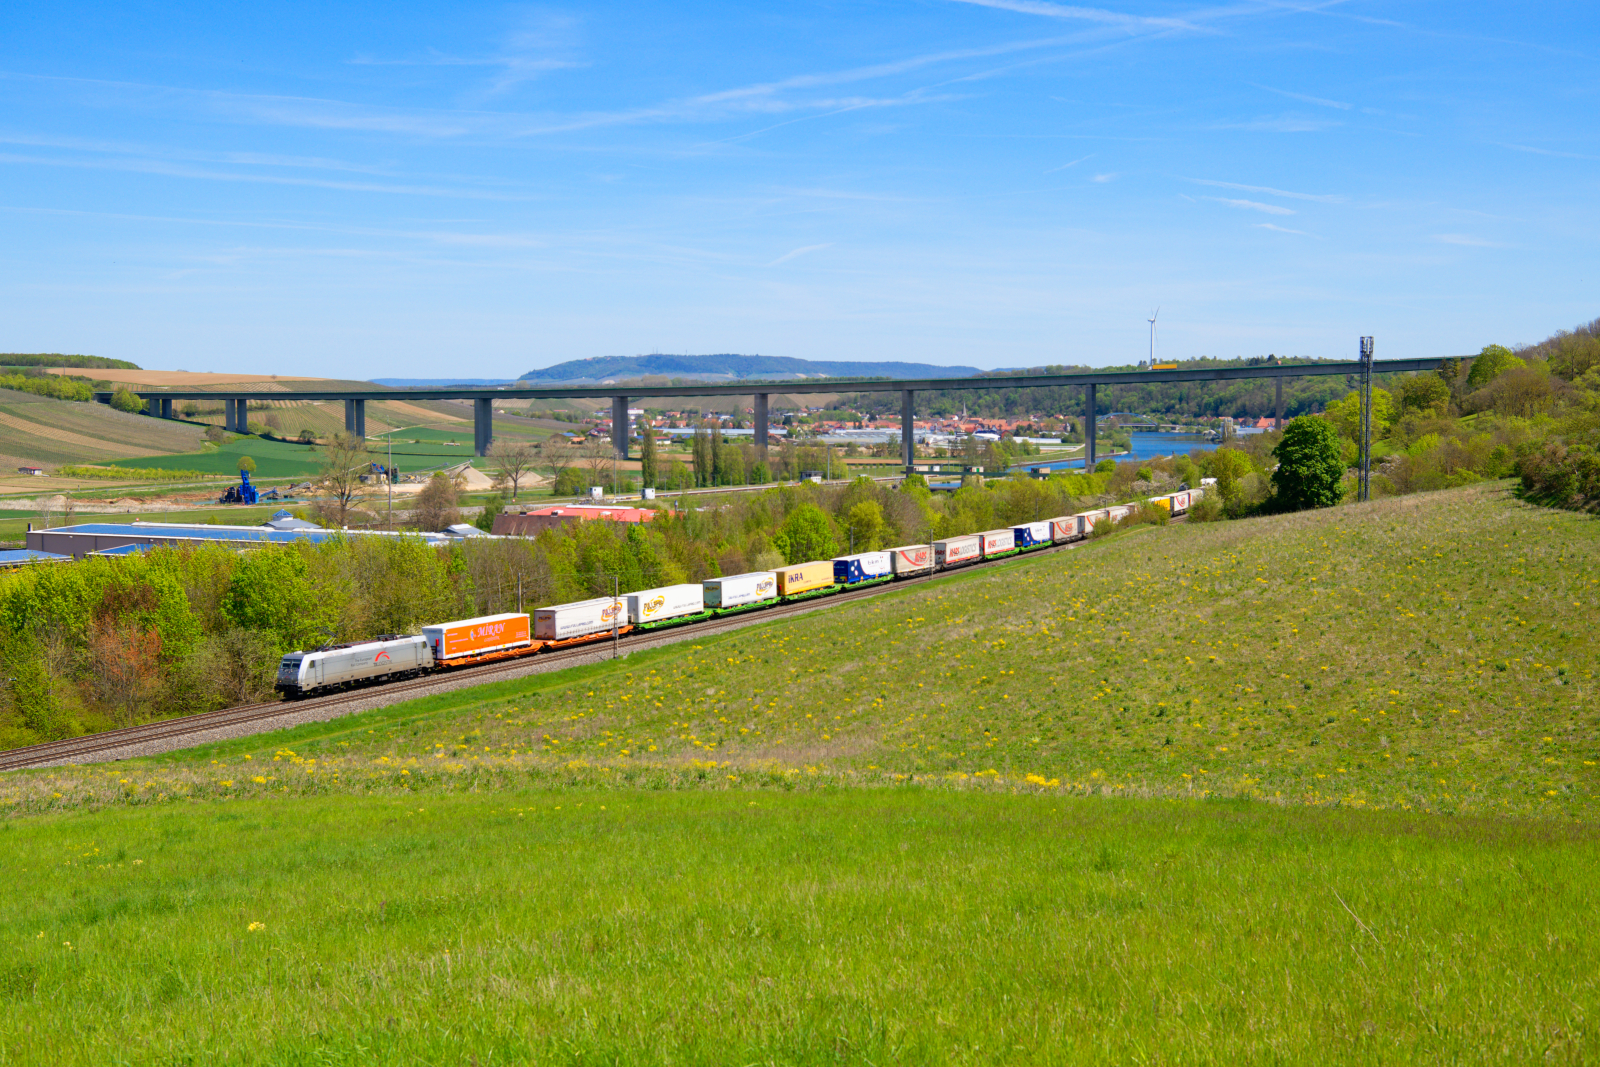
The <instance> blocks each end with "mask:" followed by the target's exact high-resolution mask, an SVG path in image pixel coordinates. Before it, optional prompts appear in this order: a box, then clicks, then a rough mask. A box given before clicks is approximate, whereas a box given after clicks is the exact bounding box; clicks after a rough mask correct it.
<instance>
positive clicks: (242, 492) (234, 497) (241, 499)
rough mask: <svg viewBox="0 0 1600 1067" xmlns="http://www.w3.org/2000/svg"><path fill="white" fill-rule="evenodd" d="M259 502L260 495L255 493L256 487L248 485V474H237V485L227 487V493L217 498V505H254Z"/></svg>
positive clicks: (244, 472) (241, 472) (246, 472)
mask: <svg viewBox="0 0 1600 1067" xmlns="http://www.w3.org/2000/svg"><path fill="white" fill-rule="evenodd" d="M260 500H261V495H260V494H259V493H258V492H256V487H255V486H253V485H251V484H250V472H249V471H240V472H239V484H238V485H230V486H228V491H227V492H226V493H223V494H222V495H221V496H220V497H218V498H217V503H219V504H256V503H259V502H260Z"/></svg>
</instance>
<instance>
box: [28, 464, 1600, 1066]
mask: <svg viewBox="0 0 1600 1067" xmlns="http://www.w3.org/2000/svg"><path fill="white" fill-rule="evenodd" d="M1597 534H1600V527H1596V525H1595V524H1594V523H1593V521H1592V520H1591V519H1588V518H1586V517H1583V516H1577V515H1571V514H1566V513H1552V512H1547V511H1542V510H1538V509H1534V508H1530V507H1527V506H1524V505H1521V504H1519V503H1517V502H1515V501H1513V500H1510V499H1508V498H1507V497H1506V496H1505V494H1504V491H1503V490H1502V489H1499V488H1496V487H1478V488H1473V489H1468V490H1462V491H1455V492H1451V493H1446V494H1428V495H1422V496H1415V497H1406V498H1401V499H1395V500H1389V501H1383V502H1380V503H1378V504H1375V505H1371V506H1366V507H1360V508H1348V509H1342V510H1339V511H1335V512H1323V513H1316V514H1308V515H1299V516H1289V517H1282V518H1275V519H1266V520H1255V521H1250V522H1240V523H1230V524H1217V525H1213V526H1187V527H1185V526H1180V527H1168V528H1165V529H1146V530H1142V531H1139V532H1135V533H1132V534H1130V535H1125V536H1121V537H1117V538H1113V539H1110V540H1107V541H1103V542H1097V543H1094V544H1091V545H1089V546H1086V547H1084V548H1082V549H1079V550H1077V551H1074V552H1071V553H1067V554H1064V555H1057V556H1055V557H1050V558H1044V559H1037V560H1026V561H1022V562H1019V563H1017V564H1015V565H1014V566H1012V567H1010V568H1007V569H1004V570H1001V571H998V572H995V571H990V572H977V573H971V574H969V575H966V576H963V577H960V578H956V579H952V580H949V581H945V582H935V583H930V584H927V585H918V586H914V587H911V588H905V589H900V590H897V591H896V592H895V593H894V594H892V595H890V596H888V597H885V598H881V599H878V600H875V601H872V602H868V603H863V604H859V605H854V606H848V607H844V608H841V609H839V610H837V611H833V612H828V613H823V614H820V615H817V616H811V617H807V618H802V619H798V620H792V621H788V622H784V623H779V624H775V625H773V626H771V627H761V628H759V629H757V630H750V631H743V632H739V633H736V634H731V635H728V636H726V637H722V638H716V639H706V640H705V641H703V642H696V643H694V644H693V645H689V646H678V647H677V648H672V649H665V650H659V651H656V652H650V653H641V654H638V655H635V656H633V657H631V658H629V659H627V660H624V661H622V662H621V663H618V664H616V665H609V664H608V665H604V666H600V667H593V668H586V669H582V670H578V671H572V672H564V673H562V674H557V675H550V676H545V677H542V678H534V679H527V680H524V681H518V682H508V683H503V684H501V685H498V686H494V687H486V688H484V689H480V690H474V691H467V692H462V693H455V694H448V695H445V696H441V697H435V698H431V699H429V700H426V701H420V702H415V703H413V704H409V705H403V706H400V707H396V708H391V709H386V710H383V711H379V712H373V713H368V714H365V715H362V716H356V717H352V718H350V719H346V720H341V721H338V722H334V723H328V724H321V725H315V726H308V727H303V728H300V729H298V730H296V731H292V732H288V733H285V734H280V735H274V736H270V737H265V738H257V739H248V740H243V741H237V742H230V743H228V744H225V745H219V746H215V747H212V748H209V749H204V750H194V751H192V752H189V753H181V754H174V755H172V756H169V757H164V758H161V759H157V760H149V761H133V762H129V763H123V764H119V765H117V766H115V767H114V768H86V769H64V770H52V771H43V772H32V773H28V774H20V775H16V774H14V775H9V776H6V778H5V779H4V780H3V781H0V803H3V804H4V805H5V807H6V808H7V809H8V810H10V811H11V812H13V813H14V815H15V816H20V817H13V818H11V819H9V820H7V821H6V822H5V824H4V825H5V826H6V829H4V830H0V834H3V835H4V840H5V842H6V846H5V847H4V848H0V857H3V858H0V863H4V868H3V870H4V878H5V881H6V883H7V884H9V885H11V886H13V887H16V889H15V890H14V891H13V892H12V893H11V894H9V895H8V897H7V899H6V900H5V902H4V903H3V904H0V916H3V919H0V938H3V940H4V942H5V943H7V944H8V945H10V946H12V948H11V949H10V950H8V957H7V959H8V962H7V964H6V966H7V967H9V970H7V971H6V972H5V974H4V976H0V986H3V989H0V995H6V996H9V997H10V999H11V1000H12V1001H13V1006H12V1009H11V1010H10V1011H9V1012H7V1013H6V1014H5V1016H4V1017H3V1019H4V1021H3V1022H0V1033H4V1034H5V1035H6V1044H7V1047H9V1048H11V1049H13V1050H16V1051H17V1052H19V1053H26V1054H31V1057H32V1058H33V1059H34V1060H37V1061H41V1062H42V1061H46V1060H53V1061H60V1060H61V1059H63V1058H74V1057H76V1058H78V1059H82V1060H92V1059H98V1058H103V1056H104V1055H106V1054H109V1052H110V1051H111V1050H115V1051H116V1052H117V1054H118V1055H120V1056H122V1057H124V1058H127V1059H130V1060H154V1059H171V1058H173V1057H175V1056H182V1055H184V1054H187V1053H190V1052H193V1053H196V1054H198V1053H199V1052H200V1050H205V1051H206V1053H207V1054H209V1055H210V1056H212V1057H213V1058H215V1059H216V1060H218V1061H230V1060H236V1059H238V1060H242V1059H246V1058H255V1059H258V1060H261V1061H264V1062H279V1061H281V1062H299V1061H309V1060H311V1059H312V1058H314V1056H315V1055H317V1054H318V1053H315V1052H314V1051H313V1050H314V1049H321V1050H322V1051H323V1052H324V1053H326V1054H327V1055H331V1056H332V1057H333V1058H334V1059H336V1060H337V1059H340V1058H341V1057H342V1058H347V1059H348V1058H355V1056H356V1053H355V1050H356V1049H357V1048H361V1049H365V1050H367V1052H366V1053H364V1055H366V1056H368V1057H369V1058H371V1059H373V1060H374V1061H375V1062H401V1061H408V1060H409V1061H417V1062H421V1061H427V1062H438V1061H440V1060H454V1061H459V1062H468V1061H469V1058H470V1057H473V1056H475V1057H477V1058H478V1061H479V1062H491V1061H492V1060H493V1059H495V1058H500V1059H507V1060H517V1059H518V1058H520V1057H523V1056H527V1055H532V1054H534V1053H536V1052H542V1053H546V1054H547V1055H548V1058H551V1059H556V1060H565V1061H586V1060H592V1059H601V1058H607V1057H610V1058H614V1059H616V1060H619V1061H622V1062H627V1061H629V1060H630V1059H635V1060H639V1061H645V1060H650V1061H659V1060H661V1059H666V1058H671V1056H676V1057H677V1058H678V1059H680V1060H681V1061H683V1062H751V1061H755V1060H763V1061H765V1060H773V1061H777V1062H811V1061H816V1060H822V1059H828V1058H834V1059H842V1060H846V1061H855V1062H890V1061H901V1062H911V1061H919V1062H920V1061H930V1060H931V1061H949V1062H996V1061H1012V1062H1029V1063H1035V1062H1041V1061H1043V1062H1051V1061H1055V1060H1072V1061H1078V1060H1090V1061H1108V1062H1109V1061H1116V1062H1124V1061H1127V1060H1130V1059H1140V1058H1152V1059H1158V1060H1167V1061H1174V1062H1176V1061H1184V1062H1188V1061H1193V1060H1209V1061H1212V1062H1238V1061H1244V1060H1261V1061H1265V1060H1271V1061H1273V1062H1285V1061H1303V1062H1313V1061H1315V1062H1327V1060H1329V1059H1330V1058H1334V1059H1345V1060H1370V1061H1372V1062H1380V1061H1394V1060H1402V1059H1405V1060H1410V1059H1417V1058H1424V1057H1426V1058H1432V1059H1460V1058H1503V1059H1508V1060H1525V1059H1530V1058H1533V1057H1536V1056H1543V1057H1547V1058H1552V1059H1557V1060H1561V1059H1566V1060H1573V1061H1576V1060H1581V1059H1583V1058H1585V1057H1586V1056H1588V1055H1592V1051H1593V1044H1592V1040H1591V1039H1589V1038H1588V1037H1587V1036H1586V1035H1587V1031H1588V1026H1587V1025H1586V1024H1587V1021H1588V1015H1589V1013H1590V1012H1592V1011H1594V1010H1595V1009H1596V1006H1597V1003H1596V978H1595V974H1594V970H1593V968H1592V966H1591V962H1592V959H1593V955H1594V951H1595V949H1596V947H1597V945H1596V940H1597V938H1596V935H1595V933H1594V930H1593V924H1592V923H1590V922H1588V921H1587V914H1588V911H1589V910H1590V903H1589V902H1590V901H1592V899H1593V897H1594V891H1595V887H1596V881H1597V877H1596V875H1595V874H1594V871H1595V869H1596V863H1595V861H1596V859H1600V856H1597V852H1600V849H1597V842H1596V840H1595V835H1594V833H1593V830H1592V817H1593V813H1594V810H1595V801H1596V800H1597V799H1600V774H1597V771H1596V767H1595V761H1596V759H1597V758H1600V753H1597V751H1596V747H1597V738H1600V731H1597V729H1596V712H1595V710H1594V708H1595V706H1596V703H1597V702H1596V701H1595V699H1594V678H1593V666H1594V662H1595V658H1594V652H1595V644H1596V637H1595V635H1594V633H1593V629H1592V627H1588V626H1586V625H1584V624H1583V620H1585V619H1587V618H1589V617H1592V616H1593V613H1594V608H1595V600H1596V596H1595V591H1596V578H1595V576H1594V573H1593V568H1592V567H1588V566H1587V565H1586V564H1585V562H1584V561H1586V560H1588V559H1592V558H1593V552H1594V547H1595V540H1596V537H1597ZM1336 549H1337V551H1335V550H1336ZM1324 668H1326V669H1324ZM673 789H678V790H687V791H679V792H670V791H667V792H663V791H661V790H673ZM1086 794H1092V796H1087V795H1086ZM1224 797H1239V798H1262V799H1265V800H1267V801H1270V802H1271V803H1250V802H1249V801H1248V800H1247V799H1240V800H1232V801H1227V802H1221V803H1219V802H1218V801H1219V800H1221V799H1222V798H1224ZM1376 808H1388V809H1391V810H1388V811H1375V810H1373V809H1376ZM1447 813H1448V814H1447ZM135 861H141V862H138V863H136V862H135ZM252 923H261V924H263V926H262V927H261V928H259V929H255V930H252V929H251V924H252ZM41 935H42V936H41ZM68 943H70V947H69V944H68ZM54 1034H72V1035H74V1036H73V1037H72V1038H71V1039H70V1040H69V1039H67V1038H65V1037H55V1036H51V1035H54ZM669 1053H670V1054H671V1055H669ZM26 1058H27V1057H26V1056H25V1057H24V1059H26Z"/></svg>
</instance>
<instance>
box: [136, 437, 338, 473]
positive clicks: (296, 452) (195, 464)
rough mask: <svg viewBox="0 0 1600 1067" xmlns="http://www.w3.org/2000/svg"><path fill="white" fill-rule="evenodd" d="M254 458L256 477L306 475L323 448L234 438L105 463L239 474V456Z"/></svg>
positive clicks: (317, 462)
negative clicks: (208, 446)
mask: <svg viewBox="0 0 1600 1067" xmlns="http://www.w3.org/2000/svg"><path fill="white" fill-rule="evenodd" d="M241 456H250V457H251V458H252V459H254V460H255V461H256V473H255V475H254V476H253V477H256V478H306V477H311V476H314V475H316V474H317V473H318V472H319V471H321V470H322V463H323V459H322V451H321V450H320V449H318V448H314V447H312V446H310V445H302V444H299V443H297V442H293V441H273V440H269V439H267V438H265V437H234V438H232V439H231V440H229V441H227V442H225V443H223V444H222V445H220V446H219V447H217V448H215V449H213V450H210V451H205V452H182V453H177V454H174V455H168V456H144V457H142V458H140V459H137V460H124V461H118V462H115V463H110V464H107V466H117V467H153V468H157V469H160V470H189V471H204V472H205V473H207V474H228V475H237V474H238V473H239V458H240V457H241Z"/></svg>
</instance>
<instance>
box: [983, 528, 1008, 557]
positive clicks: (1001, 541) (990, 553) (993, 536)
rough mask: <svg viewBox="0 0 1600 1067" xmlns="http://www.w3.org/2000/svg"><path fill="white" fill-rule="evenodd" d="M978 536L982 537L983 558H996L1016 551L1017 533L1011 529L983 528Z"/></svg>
mask: <svg viewBox="0 0 1600 1067" xmlns="http://www.w3.org/2000/svg"><path fill="white" fill-rule="evenodd" d="M978 536H979V537H980V538H982V539H983V558H984V559H998V558H999V557H1001V556H1010V555H1013V554H1015V553H1016V551H1017V535H1016V532H1015V531H1013V530H985V531H983V533H981V534H979V535H978Z"/></svg>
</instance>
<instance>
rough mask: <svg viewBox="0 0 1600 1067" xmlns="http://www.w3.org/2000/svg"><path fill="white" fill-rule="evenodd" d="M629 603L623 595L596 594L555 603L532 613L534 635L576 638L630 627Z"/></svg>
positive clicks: (541, 637)
mask: <svg viewBox="0 0 1600 1067" xmlns="http://www.w3.org/2000/svg"><path fill="white" fill-rule="evenodd" d="M627 610H628V609H627V605H625V604H624V603H623V602H622V599H621V598H620V597H610V596H603V597H596V598H595V599H593V600H579V601H576V602H574V603H571V604H553V605H551V606H550V607H548V608H539V609H538V610H537V611H535V612H534V613H533V635H534V636H535V637H537V638H538V639H539V640H541V641H574V640H581V639H582V638H585V637H592V636H595V635H597V634H603V633H611V632H612V630H613V628H615V629H616V630H617V631H618V632H623V631H626V630H631V629H632V627H631V626H629V625H627V614H626V613H627Z"/></svg>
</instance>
